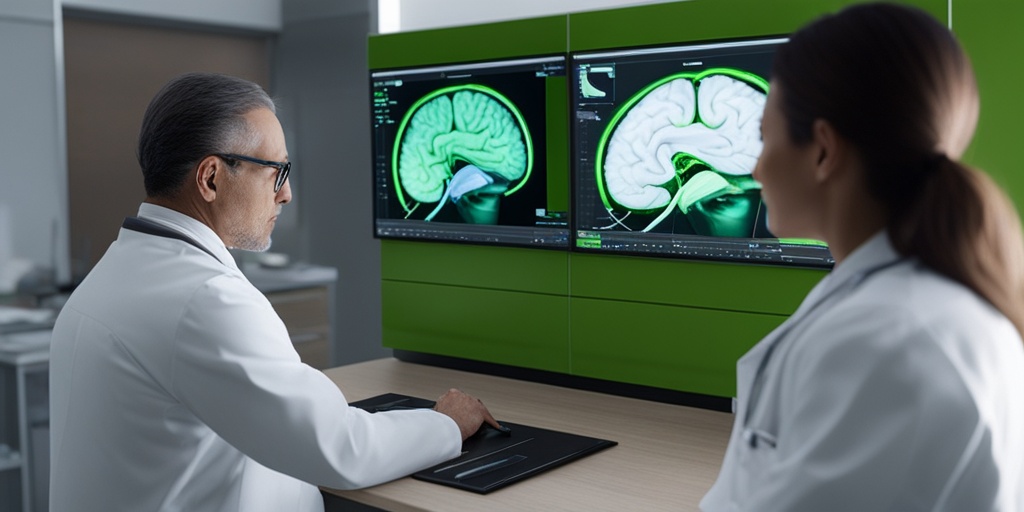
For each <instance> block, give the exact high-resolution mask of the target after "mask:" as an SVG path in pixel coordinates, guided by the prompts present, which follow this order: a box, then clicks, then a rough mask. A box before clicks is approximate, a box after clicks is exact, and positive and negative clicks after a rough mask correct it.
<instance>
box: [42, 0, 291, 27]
mask: <svg viewBox="0 0 1024 512" xmlns="http://www.w3.org/2000/svg"><path fill="white" fill-rule="evenodd" d="M59 2H60V5H61V6H62V7H64V8H66V9H74V10H82V11H86V12H91V13H102V14H106V15H114V16H118V17H131V18H144V19H146V20H148V21H153V20H165V21H168V22H178V23H191V24H197V25H216V26H218V27H234V28H237V29H242V30H246V31H250V30H252V31H259V32H278V31H280V30H281V2H282V0H215V1H209V0H174V1H171V2H169V1H167V0H59Z"/></svg>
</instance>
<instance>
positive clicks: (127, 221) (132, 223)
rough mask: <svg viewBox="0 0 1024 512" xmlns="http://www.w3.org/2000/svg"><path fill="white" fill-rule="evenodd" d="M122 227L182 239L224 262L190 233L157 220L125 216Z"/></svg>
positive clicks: (147, 233)
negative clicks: (179, 230) (177, 229)
mask: <svg viewBox="0 0 1024 512" xmlns="http://www.w3.org/2000/svg"><path fill="white" fill-rule="evenodd" d="M121 227H122V228H124V229H127V230H129V231H136V232H139V233H143V234H146V235H153V236H159V237H163V238H171V239H174V240H181V241H182V242H185V243H187V244H189V245H192V246H194V247H196V248H198V249H199V250H201V251H203V252H205V253H206V254H209V255H210V256H213V259H215V260H217V261H220V262H221V263H224V262H223V261H221V259H220V258H218V257H217V255H216V254H214V253H213V252H211V251H210V250H209V249H207V248H206V247H203V245H202V244H200V243H199V242H197V241H196V240H195V239H194V238H192V237H190V236H188V235H186V234H184V233H181V232H178V231H175V230H173V229H170V228H168V227H165V226H163V225H160V224H157V223H156V222H153V221H151V220H148V219H142V218H139V217H125V218H124V222H123V223H121Z"/></svg>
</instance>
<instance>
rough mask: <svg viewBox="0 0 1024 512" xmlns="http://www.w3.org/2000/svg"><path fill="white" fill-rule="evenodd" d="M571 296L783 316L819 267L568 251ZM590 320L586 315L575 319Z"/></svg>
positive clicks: (820, 273)
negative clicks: (792, 266) (772, 265)
mask: <svg viewBox="0 0 1024 512" xmlns="http://www.w3.org/2000/svg"><path fill="white" fill-rule="evenodd" d="M570 261H571V265H570V279H571V281H570V290H571V291H572V296H573V297H591V298H602V299H610V300H628V301H632V302H644V303H652V304H668V305H678V306H694V307H701V308H705V309H720V310H725V311H745V312H757V313H773V314H784V315H788V314H790V313H792V312H793V311H795V310H796V308H797V306H799V305H800V302H801V301H802V300H803V298H804V296H805V295H807V292H808V291H810V290H811V288H813V287H814V285H815V284H817V282H818V281H819V280H821V278H822V277H824V276H825V271H824V270H813V269H798V268H778V267H768V266H763V265H743V264H738V263H718V262H700V261H683V260H672V259H650V258H639V257H629V256H606V255H592V254H573V255H572V256H571V258H570ZM577 321H582V322H589V321H590V319H589V318H582V319H576V318H574V322H577Z"/></svg>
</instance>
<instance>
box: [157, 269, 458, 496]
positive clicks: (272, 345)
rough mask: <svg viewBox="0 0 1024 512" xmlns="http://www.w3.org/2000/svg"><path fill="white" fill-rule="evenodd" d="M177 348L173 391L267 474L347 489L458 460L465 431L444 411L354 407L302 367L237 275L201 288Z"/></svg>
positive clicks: (270, 314)
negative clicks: (384, 410) (380, 410)
mask: <svg viewBox="0 0 1024 512" xmlns="http://www.w3.org/2000/svg"><path fill="white" fill-rule="evenodd" d="M176 343H177V347H176V348H175V356H174V365H173V371H172V379H173V382H172V383H171V392H172V394H173V395H174V396H175V397H176V398H177V399H178V400H179V401H180V402H182V403H183V404H184V405H185V406H186V407H188V408H189V409H190V410H191V411H192V412H193V414H195V415H196V416H197V417H198V418H200V419H201V420H202V421H203V422H204V423H205V424H206V425H208V426H209V427H210V428H211V429H213V430H214V431H215V432H216V433H217V434H218V435H219V436H221V437H222V438H223V439H224V440H226V441H227V442H228V443H230V444H232V445H233V446H235V447H236V448H237V449H239V450H240V451H241V452H243V453H245V454H246V455H248V456H249V457H251V458H253V459H254V460H256V461H257V462H259V463H261V464H262V465H264V466H267V467H268V468H271V469H274V470H276V471H279V472H281V473H285V474H288V475H291V476H293V477H295V478H298V479H301V480H304V481H306V482H309V483H312V484H315V485H324V486H328V487H332V488H338V489H350V488H359V487H366V486H371V485H375V484H378V483H382V482H385V481H388V480H392V479H395V478H399V477H402V476H406V475H408V474H410V473H413V472H415V471H418V470H420V469H423V468H426V467H429V466H432V465H434V464H438V463H440V462H443V461H445V460H448V459H451V458H453V457H456V456H458V455H459V450H460V449H461V444H462V437H461V434H460V433H459V428H458V426H457V425H456V424H455V422H454V421H453V420H452V419H451V418H449V417H447V416H445V415H443V414H440V413H437V412H434V411H431V410H413V411H393V412H387V413H377V414H369V413H367V412H365V411H363V410H361V409H357V408H353V407H349V406H348V404H347V402H346V399H345V397H344V396H343V394H342V392H341V391H340V390H339V389H338V387H337V386H336V385H335V384H334V383H333V382H332V381H331V380H330V379H329V378H327V377H326V376H325V375H324V374H323V373H322V372H320V371H318V370H316V369H313V368H311V367H309V366H307V365H305V364H303V363H302V362H300V360H299V357H298V355H297V354H296V352H295V350H294V348H293V346H292V344H291V341H290V339H289V337H288V332H287V330H286V328H285V326H284V324H283V323H282V322H281V320H280V318H279V317H278V316H277V314H276V313H275V312H274V310H273V308H272V307H271V305H270V304H269V302H268V301H267V300H266V298H265V297H264V296H263V295H262V294H260V293H259V292H258V291H256V290H255V289H254V288H252V287H251V285H249V283H247V282H245V281H244V280H243V279H241V278H240V277H237V276H228V275H225V276H220V277H216V278H214V279H212V280H210V281H208V282H207V283H206V284H205V285H204V286H203V287H201V288H200V289H198V290H197V292H196V293H195V294H194V296H193V298H192V300H190V301H189V304H188V307H187V308H186V310H185V311H184V312H183V315H182V318H181V320H180V322H179V328H178V332H177V335H176Z"/></svg>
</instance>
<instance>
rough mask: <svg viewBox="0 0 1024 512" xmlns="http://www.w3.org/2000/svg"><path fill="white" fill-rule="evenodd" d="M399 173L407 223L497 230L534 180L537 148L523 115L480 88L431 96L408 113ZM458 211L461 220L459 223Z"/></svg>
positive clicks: (397, 154)
mask: <svg viewBox="0 0 1024 512" xmlns="http://www.w3.org/2000/svg"><path fill="white" fill-rule="evenodd" d="M397 140H398V143H397V144H395V146H394V154H393V158H392V160H393V162H392V173H393V180H394V183H395V184H396V185H397V186H396V191H397V196H398V200H399V202H400V203H401V206H402V208H403V209H404V211H405V216H406V218H417V219H421V220H425V221H432V220H435V219H440V218H442V217H441V215H442V212H445V213H444V216H443V217H444V218H447V219H455V220H458V221H461V222H465V223H470V224H496V223H497V222H498V215H499V212H500V208H501V202H502V199H503V198H505V197H508V196H511V195H512V194H515V193H516V192H517V191H518V190H519V189H520V188H522V187H523V186H524V185H525V184H526V183H527V181H528V180H529V179H530V174H531V171H532V169H533V161H534V149H533V141H532V139H531V136H530V131H529V129H528V127H527V124H526V122H525V121H524V119H523V116H522V114H521V113H520V111H519V109H518V108H517V107H516V106H515V105H514V104H513V103H512V102H511V101H510V100H509V99H508V98H507V97H506V96H504V95H502V94H501V93H500V92H498V91H496V90H495V89H492V88H490V87H487V86H484V85H480V84H463V85H457V86H451V87H445V88H442V89H438V90H435V91H433V92H431V93H429V94H426V95H425V96H423V97H422V98H420V99H419V100H418V101H416V102H415V103H414V104H413V105H412V106H411V107H410V108H409V110H408V111H407V112H406V114H405V116H404V118H403V119H402V122H401V125H400V126H399V129H398V134H397ZM446 210H454V212H456V213H457V215H455V216H453V215H452V214H451V212H446Z"/></svg>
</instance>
